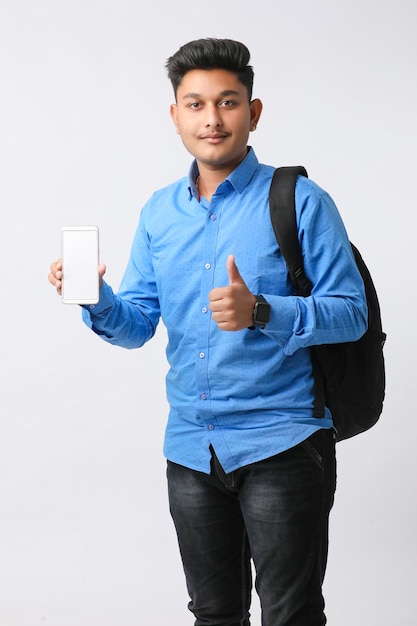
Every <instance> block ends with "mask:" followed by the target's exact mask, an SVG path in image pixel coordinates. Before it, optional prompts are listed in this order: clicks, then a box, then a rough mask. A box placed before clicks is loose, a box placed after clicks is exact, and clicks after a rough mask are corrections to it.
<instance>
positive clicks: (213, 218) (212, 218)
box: [210, 213, 217, 222]
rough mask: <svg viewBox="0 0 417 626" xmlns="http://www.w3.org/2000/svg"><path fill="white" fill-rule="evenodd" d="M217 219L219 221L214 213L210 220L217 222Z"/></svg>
mask: <svg viewBox="0 0 417 626" xmlns="http://www.w3.org/2000/svg"><path fill="white" fill-rule="evenodd" d="M216 219H217V218H216V216H215V215H213V213H212V214H211V215H210V220H211V221H212V222H215V221H216Z"/></svg>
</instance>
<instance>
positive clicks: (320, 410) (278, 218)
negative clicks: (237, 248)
mask: <svg viewBox="0 0 417 626" xmlns="http://www.w3.org/2000/svg"><path fill="white" fill-rule="evenodd" d="M298 176H305V177H307V176H308V174H307V171H306V169H305V168H304V167H302V166H301V165H296V166H292V167H278V168H277V169H276V170H275V172H274V175H273V177H272V181H271V187H270V190H269V207H270V213H271V222H272V227H273V229H274V233H275V237H276V240H277V242H278V245H279V247H280V250H281V254H282V256H283V257H284V260H285V263H286V265H287V268H288V272H289V274H290V277H291V280H292V283H293V285H294V286H295V287H296V289H298V291H299V292H300V295H302V296H304V297H306V296H309V295H310V293H311V290H312V288H313V286H312V284H311V282H310V280H309V279H308V278H307V276H306V275H305V272H304V263H303V256H302V252H301V246H300V243H299V241H298V228H297V220H296V213H295V183H296V181H297V177H298ZM311 358H312V366H313V378H314V410H313V415H314V417H318V418H320V417H324V407H325V390H324V378H323V374H322V372H321V368H320V365H319V362H318V360H317V357H316V355H315V354H314V352H313V351H311Z"/></svg>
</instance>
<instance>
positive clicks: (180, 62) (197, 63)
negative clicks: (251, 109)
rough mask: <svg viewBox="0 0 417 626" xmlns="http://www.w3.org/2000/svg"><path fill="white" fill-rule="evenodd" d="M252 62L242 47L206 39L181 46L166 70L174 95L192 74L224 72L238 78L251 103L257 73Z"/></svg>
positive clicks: (236, 42) (242, 45) (246, 50)
mask: <svg viewBox="0 0 417 626" xmlns="http://www.w3.org/2000/svg"><path fill="white" fill-rule="evenodd" d="M249 60H250V52H249V50H248V48H247V47H246V46H245V45H244V44H243V43H240V42H239V41H233V40H232V39H213V38H207V39H197V40H195V41H190V42H189V43H186V44H184V45H183V46H181V48H180V49H179V50H178V51H177V52H176V53H175V54H173V55H172V56H171V57H169V59H168V61H167V62H166V65H165V67H166V69H167V71H168V78H169V79H170V81H171V84H172V87H173V89H174V93H175V94H176V93H177V89H178V87H179V86H180V84H181V81H182V79H183V77H184V76H185V74H186V73H187V72H189V71H190V70H214V69H222V70H228V71H229V72H233V73H234V74H236V75H237V77H238V79H239V80H240V82H241V83H242V84H243V85H244V86H245V87H246V89H247V91H248V99H249V100H251V98H252V89H253V77H254V72H253V68H252V66H251V65H249Z"/></svg>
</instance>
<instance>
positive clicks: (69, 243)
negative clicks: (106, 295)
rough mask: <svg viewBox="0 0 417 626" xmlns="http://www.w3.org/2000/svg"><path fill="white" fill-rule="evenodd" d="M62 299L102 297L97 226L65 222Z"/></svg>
mask: <svg viewBox="0 0 417 626" xmlns="http://www.w3.org/2000/svg"><path fill="white" fill-rule="evenodd" d="M61 258H62V302H63V303H64V304H96V303H97V302H98V299H99V276H98V263H99V233H98V227H97V226H63V227H62V231H61Z"/></svg>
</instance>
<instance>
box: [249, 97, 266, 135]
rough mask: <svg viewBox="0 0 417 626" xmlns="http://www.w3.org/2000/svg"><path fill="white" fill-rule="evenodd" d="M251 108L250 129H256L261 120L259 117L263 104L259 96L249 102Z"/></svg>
mask: <svg viewBox="0 0 417 626" xmlns="http://www.w3.org/2000/svg"><path fill="white" fill-rule="evenodd" d="M249 108H250V129H251V130H256V127H257V125H258V122H259V118H260V117H261V113H262V108H263V104H262V102H261V100H259V98H255V100H251V102H250V103H249Z"/></svg>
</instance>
